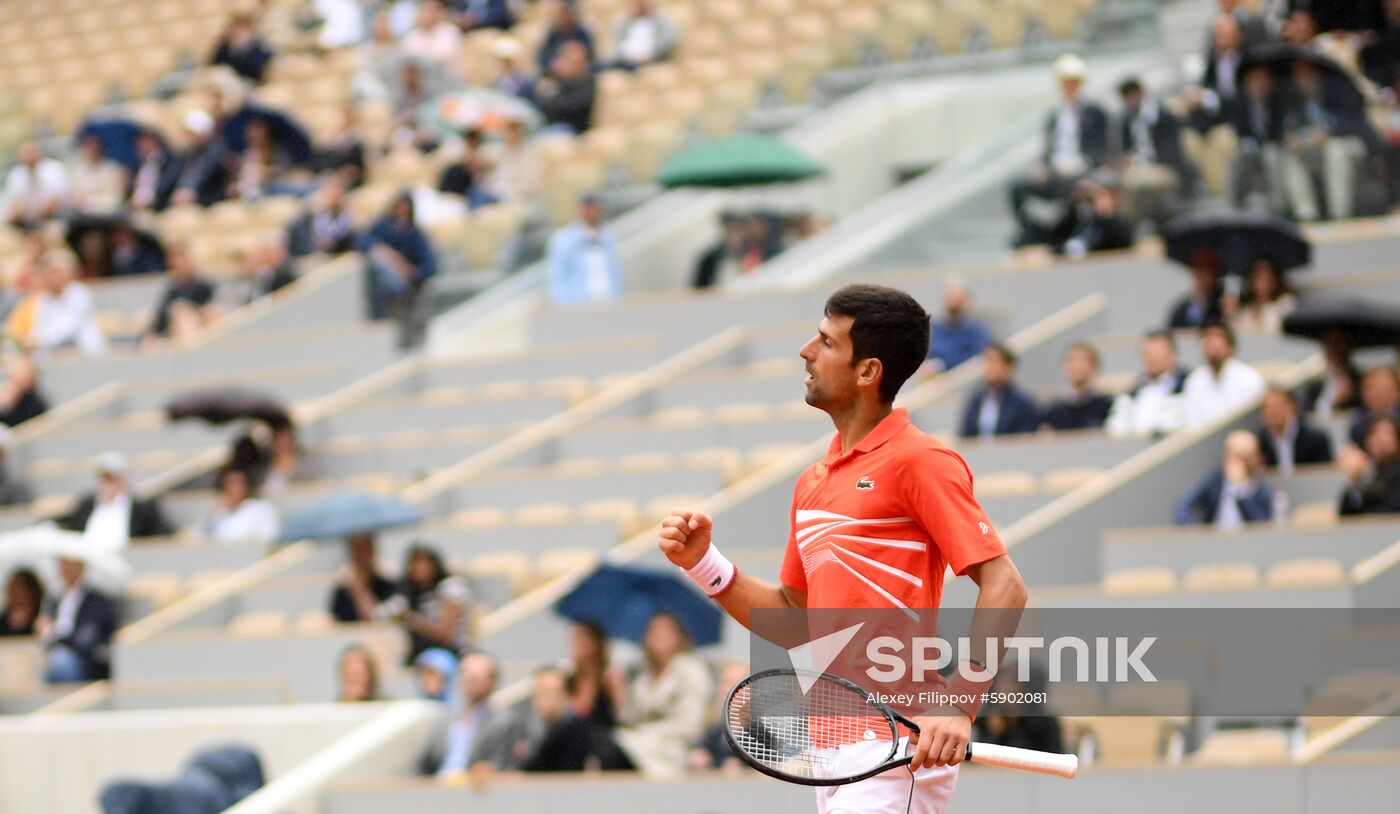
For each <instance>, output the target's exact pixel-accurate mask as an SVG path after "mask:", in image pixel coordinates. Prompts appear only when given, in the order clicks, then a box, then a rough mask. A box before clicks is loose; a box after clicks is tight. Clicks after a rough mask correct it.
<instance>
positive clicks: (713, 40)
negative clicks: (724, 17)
mask: <svg viewBox="0 0 1400 814" xmlns="http://www.w3.org/2000/svg"><path fill="white" fill-rule="evenodd" d="M728 49H729V35H728V33H727V32H726V31H725V29H724V27H723V26H721V25H716V24H713V23H699V24H697V25H696V26H695V27H692V28H690V29H688V30H687V31H686V32H685V34H684V36H682V37H681V45H680V53H681V54H682V55H683V56H684V57H685V58H686V60H687V61H689V60H692V59H697V58H699V59H705V58H720V57H725V56H727V55H728V53H729V50H728Z"/></svg>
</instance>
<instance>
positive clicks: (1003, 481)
mask: <svg viewBox="0 0 1400 814" xmlns="http://www.w3.org/2000/svg"><path fill="white" fill-rule="evenodd" d="M972 490H973V491H974V492H976V493H977V496H978V497H1007V496H1012V495H1033V494H1036V493H1037V492H1038V491H1040V484H1039V483H1038V482H1037V481H1036V479H1035V475H1032V474H1031V473H1029V472H984V473H982V474H981V475H977V476H976V477H975V478H974V479H973V481H972Z"/></svg>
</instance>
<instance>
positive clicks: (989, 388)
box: [958, 344, 1040, 438]
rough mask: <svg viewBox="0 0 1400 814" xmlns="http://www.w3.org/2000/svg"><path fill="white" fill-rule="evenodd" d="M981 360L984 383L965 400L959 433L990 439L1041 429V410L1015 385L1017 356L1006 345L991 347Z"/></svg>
mask: <svg viewBox="0 0 1400 814" xmlns="http://www.w3.org/2000/svg"><path fill="white" fill-rule="evenodd" d="M982 359H983V360H984V363H985V368H984V371H983V374H982V379H983V384H982V387H981V389H979V390H977V391H976V392H975V393H973V394H972V396H971V398H969V399H968V400H967V407H966V408H964V410H963V416H962V425H961V429H959V431H958V434H959V435H960V436H962V437H963V438H991V437H993V436H997V435H1014V434H1017V433H1023V432H1035V430H1036V427H1039V426H1040V410H1039V408H1037V407H1036V405H1035V401H1034V400H1033V399H1031V397H1030V395H1029V394H1028V393H1026V392H1025V391H1024V390H1022V389H1021V388H1019V387H1017V386H1016V382H1015V377H1016V354H1014V353H1012V352H1011V349H1010V348H1007V347H1006V346H1005V345H995V344H993V345H988V346H987V349H986V350H985V351H983V353H982Z"/></svg>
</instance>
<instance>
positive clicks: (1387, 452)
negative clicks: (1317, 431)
mask: <svg viewBox="0 0 1400 814" xmlns="http://www.w3.org/2000/svg"><path fill="white" fill-rule="evenodd" d="M1363 440H1364V441H1365V442H1366V443H1365V446H1363V447H1361V448H1359V449H1358V448H1357V447H1347V448H1346V449H1344V450H1342V454H1341V455H1339V456H1337V464H1338V466H1340V467H1341V470H1342V472H1344V473H1346V476H1347V487H1346V489H1345V491H1343V492H1342V497H1341V501H1340V505H1339V506H1338V507H1337V513H1338V514H1341V515H1344V516H1345V515H1358V514H1388V513H1394V512H1400V424H1397V423H1396V419H1395V417H1394V416H1389V415H1380V416H1375V417H1373V418H1372V419H1371V420H1370V421H1369V422H1367V424H1366V437H1365V438H1364V439H1363Z"/></svg>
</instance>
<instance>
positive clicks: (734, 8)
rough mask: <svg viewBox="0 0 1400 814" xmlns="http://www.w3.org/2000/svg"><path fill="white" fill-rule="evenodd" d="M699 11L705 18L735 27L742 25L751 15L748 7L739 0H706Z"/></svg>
mask: <svg viewBox="0 0 1400 814" xmlns="http://www.w3.org/2000/svg"><path fill="white" fill-rule="evenodd" d="M701 12H702V13H703V14H704V15H705V18H706V19H707V20H710V21H713V22H717V23H723V24H725V25H730V26H733V27H735V28H739V27H742V26H743V25H744V24H745V23H747V22H748V21H749V19H750V17H751V14H750V9H749V8H747V7H746V6H745V5H744V3H742V2H740V0H707V2H705V3H704V4H703V5H702V6H701Z"/></svg>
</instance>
